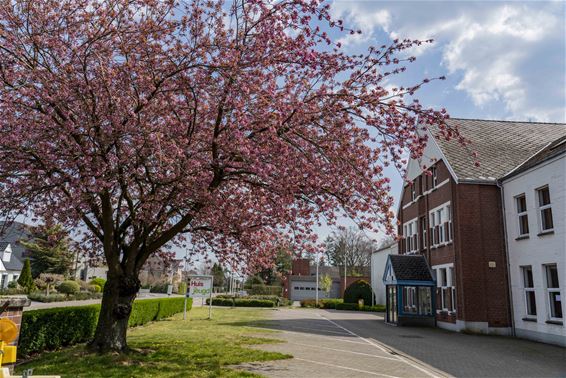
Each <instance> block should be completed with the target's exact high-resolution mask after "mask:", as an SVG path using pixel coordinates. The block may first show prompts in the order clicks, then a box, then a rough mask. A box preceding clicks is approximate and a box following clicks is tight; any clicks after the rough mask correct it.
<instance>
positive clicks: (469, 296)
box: [388, 119, 566, 334]
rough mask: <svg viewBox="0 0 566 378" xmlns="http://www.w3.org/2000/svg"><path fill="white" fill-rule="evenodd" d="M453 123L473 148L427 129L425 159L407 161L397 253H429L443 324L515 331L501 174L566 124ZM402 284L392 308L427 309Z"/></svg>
mask: <svg viewBox="0 0 566 378" xmlns="http://www.w3.org/2000/svg"><path fill="white" fill-rule="evenodd" d="M447 123H448V125H449V126H452V127H456V126H458V127H459V128H460V131H461V133H462V134H463V135H464V137H465V138H467V139H470V140H471V142H472V144H471V147H469V148H464V147H462V146H460V145H458V143H457V142H454V141H446V140H445V139H443V138H436V136H437V134H438V132H439V130H437V129H436V128H435V127H431V128H429V129H428V130H427V131H426V132H427V133H428V138H429V143H428V144H427V146H426V148H425V151H424V155H423V157H422V159H420V160H415V159H411V160H410V161H409V165H408V167H407V173H406V184H405V185H404V188H403V192H402V195H401V201H400V205H399V210H398V215H397V218H398V221H399V224H400V226H399V234H400V235H402V236H403V238H402V239H401V240H400V241H399V253H400V254H406V255H412V254H420V255H423V256H424V257H425V258H426V261H427V263H428V264H429V266H430V268H431V271H432V274H433V278H434V281H435V283H436V290H435V293H434V298H432V300H433V302H434V303H435V308H434V309H433V311H434V313H435V317H436V324H437V326H439V327H442V328H446V329H450V330H455V331H461V330H467V331H475V332H482V333H496V334H512V333H513V327H512V326H513V322H512V316H511V312H512V311H511V300H510V290H509V276H508V274H509V271H508V260H507V256H506V246H505V228H504V222H503V209H502V193H501V190H500V187H499V184H500V181H499V180H500V179H501V178H503V177H504V176H505V175H506V174H507V173H508V172H510V171H512V170H513V169H514V168H516V167H517V166H519V165H521V164H522V163H523V162H525V161H526V160H527V159H529V158H530V157H532V156H533V155H535V154H536V153H537V152H538V151H540V150H542V149H543V148H544V147H545V146H546V145H547V144H548V143H550V142H552V141H554V140H556V139H558V138H560V137H563V136H564V135H566V125H565V124H550V123H532V122H510V121H491V120H474V119H449V120H448V121H447ZM472 150H475V151H477V152H478V154H479V157H478V159H479V163H480V164H479V166H476V165H475V164H474V158H473V157H472V155H471V151H472ZM423 167H426V168H429V169H430V172H424V170H423ZM540 185H544V182H541V184H540ZM537 188H538V187H537ZM525 189H527V188H525ZM529 190H530V189H529ZM528 194H529V195H530V196H532V195H533V193H531V192H530V191H529V193H528ZM531 202H532V200H531ZM545 206H546V205H545ZM531 252H533V251H531ZM562 254H564V249H562ZM536 259H537V264H538V265H536V269H540V266H541V264H545V258H543V256H542V255H540V254H538V255H537V256H536ZM554 261H555V260H552V261H550V263H552V262H554ZM533 268H534V266H533ZM563 271H564V270H563ZM511 274H513V275H515V276H516V274H517V273H516V272H511ZM403 290H404V291H403V292H402V293H400V294H399V293H397V295H398V297H397V298H392V300H393V299H395V300H400V301H403V303H402V305H401V306H391V310H395V309H397V308H400V309H402V311H404V309H410V311H412V312H415V313H421V312H422V313H424V312H426V311H428V302H423V301H422V299H423V298H420V297H419V291H418V290H416V288H412V287H410V286H404V288H403ZM541 300H542V299H541ZM421 303H424V307H423V308H421ZM401 315H404V314H391V316H388V318H391V319H395V318H398V317H399V316H401Z"/></svg>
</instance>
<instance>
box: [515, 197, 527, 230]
mask: <svg viewBox="0 0 566 378" xmlns="http://www.w3.org/2000/svg"><path fill="white" fill-rule="evenodd" d="M515 204H516V205H517V218H518V220H519V236H525V235H528V234H529V216H528V215H527V200H526V198H525V195H524V194H521V195H520V196H517V197H515Z"/></svg>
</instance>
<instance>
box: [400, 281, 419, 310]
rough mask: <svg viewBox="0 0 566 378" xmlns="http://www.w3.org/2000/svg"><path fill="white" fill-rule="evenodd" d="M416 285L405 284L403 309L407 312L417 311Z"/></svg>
mask: <svg viewBox="0 0 566 378" xmlns="http://www.w3.org/2000/svg"><path fill="white" fill-rule="evenodd" d="M416 294H417V291H416V287H415V286H403V311H404V312H406V313H416V312H417V298H416Z"/></svg>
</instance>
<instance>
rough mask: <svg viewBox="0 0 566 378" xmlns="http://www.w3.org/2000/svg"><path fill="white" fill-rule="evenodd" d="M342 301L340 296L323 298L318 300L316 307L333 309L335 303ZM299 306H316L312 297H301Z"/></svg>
mask: <svg viewBox="0 0 566 378" xmlns="http://www.w3.org/2000/svg"><path fill="white" fill-rule="evenodd" d="M340 303H342V299H340V298H325V299H319V300H318V308H325V309H335V308H336V305H338V304H340ZM301 307H309V308H311V307H312V308H314V307H316V300H314V299H303V300H302V301H301Z"/></svg>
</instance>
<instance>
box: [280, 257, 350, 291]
mask: <svg viewBox="0 0 566 378" xmlns="http://www.w3.org/2000/svg"><path fill="white" fill-rule="evenodd" d="M318 274H319V277H321V276H322V275H325V274H327V275H328V276H330V278H331V279H332V286H331V288H330V291H329V292H328V293H326V292H324V291H323V290H322V288H321V287H320V285H319V288H318V297H319V298H320V299H323V298H340V295H341V279H340V272H339V268H338V267H334V266H319V271H318ZM283 284H284V287H283V296H284V297H286V298H289V299H290V300H293V301H301V300H303V299H315V298H316V265H314V264H311V260H309V259H295V260H293V263H292V269H291V274H289V275H287V276H285V277H284V279H283Z"/></svg>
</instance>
